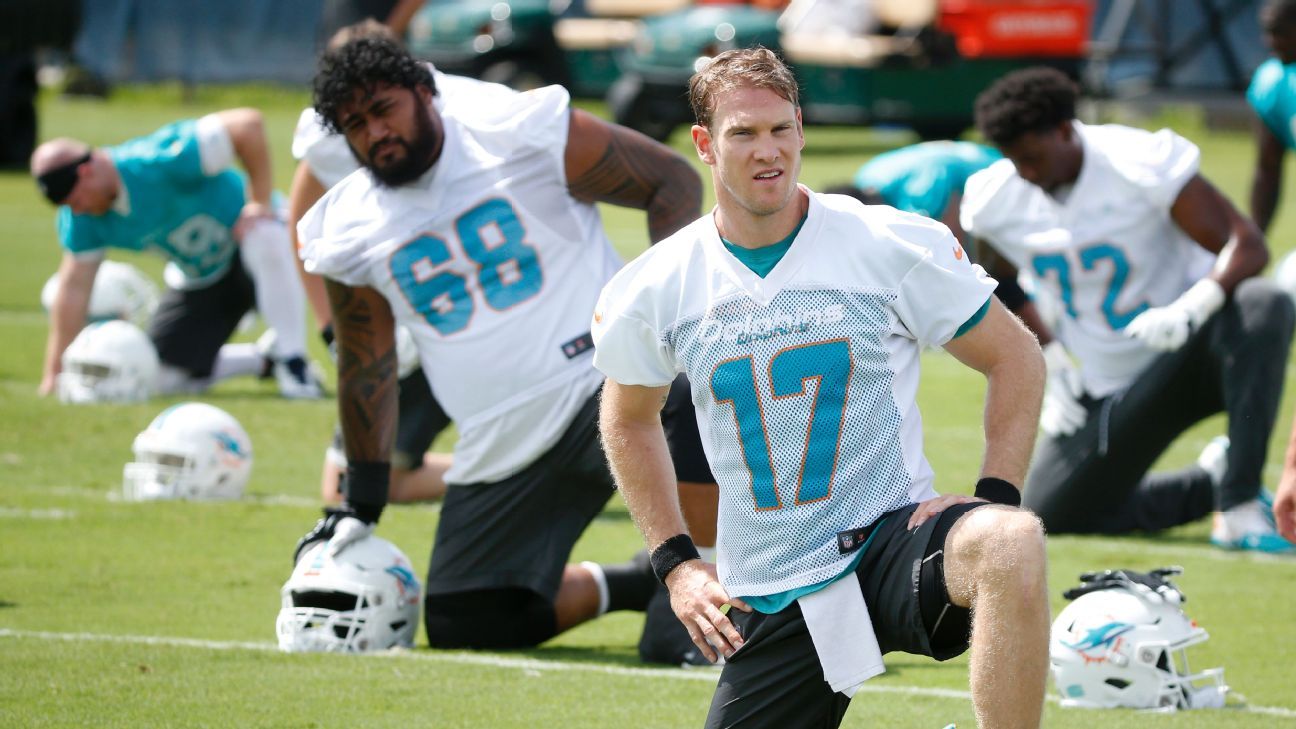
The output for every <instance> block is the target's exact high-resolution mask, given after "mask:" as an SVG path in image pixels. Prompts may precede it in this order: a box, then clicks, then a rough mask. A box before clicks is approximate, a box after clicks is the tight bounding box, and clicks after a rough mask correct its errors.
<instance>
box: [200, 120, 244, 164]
mask: <svg viewBox="0 0 1296 729" xmlns="http://www.w3.org/2000/svg"><path fill="white" fill-rule="evenodd" d="M194 136H195V137H197V139H198V158H199V159H200V160H201V161H202V170H203V174H206V175H215V174H219V173H220V172H221V171H223V170H227V169H229V168H230V167H231V166H233V164H234V140H232V139H230V135H229V130H228V129H226V128H225V122H222V121H221V119H220V117H219V116H217V115H216V114H208V115H207V116H204V117H200V118H199V119H198V121H197V122H196V123H195V125H194Z"/></svg>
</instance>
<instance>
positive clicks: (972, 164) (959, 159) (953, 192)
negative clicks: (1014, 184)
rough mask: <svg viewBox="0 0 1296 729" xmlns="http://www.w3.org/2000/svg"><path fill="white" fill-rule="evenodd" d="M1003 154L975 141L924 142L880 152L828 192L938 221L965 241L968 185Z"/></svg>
mask: <svg viewBox="0 0 1296 729" xmlns="http://www.w3.org/2000/svg"><path fill="white" fill-rule="evenodd" d="M999 158H1000V154H999V152H998V151H997V150H995V149H993V148H991V147H987V146H985V145H981V144H974V143H972V142H948V141H942V142H922V143H920V144H914V145H910V146H908V147H901V148H900V149H893V150H891V151H890V152H883V153H882V154H879V155H878V156H876V157H874V158H873V159H871V160H869V161H868V162H865V163H864V164H863V165H861V166H860V168H859V170H858V171H857V172H856V173H855V179H854V180H853V181H852V182H851V184H850V185H838V186H836V187H833V188H830V189H829V190H828V192H829V193H836V194H845V195H851V196H853V197H857V198H859V199H860V200H861V201H863V202H864V204H866V205H879V204H881V205H890V206H891V207H893V208H896V209H897V210H903V211H905V212H908V213H917V214H918V215H925V216H927V217H929V218H931V219H932V220H939V221H940V222H942V223H944V224H945V227H947V228H949V229H950V231H951V232H952V233H954V237H956V238H958V239H959V240H960V241H963V240H965V236H964V234H963V229H962V228H961V227H959V221H958V210H959V201H960V200H961V199H962V196H963V185H964V184H965V183H966V182H967V178H969V177H971V176H972V174H973V173H975V172H979V171H980V170H983V169H985V168H986V167H989V166H990V165H991V164H992V163H993V162H994V161H995V160H998V159H999Z"/></svg>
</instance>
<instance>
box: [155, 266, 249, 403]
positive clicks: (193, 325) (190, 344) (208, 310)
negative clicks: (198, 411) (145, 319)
mask: <svg viewBox="0 0 1296 729" xmlns="http://www.w3.org/2000/svg"><path fill="white" fill-rule="evenodd" d="M255 307H256V288H255V287H254V286H253V284H252V278H251V277H250V276H248V273H247V271H246V270H245V269H244V268H243V261H242V259H241V258H240V257H239V254H238V251H237V250H236V251H235V252H234V257H233V259H232V260H231V261H230V267H229V270H227V271H226V272H225V275H223V276H221V277H220V278H219V279H217V280H216V281H215V282H213V283H212V284H211V285H210V286H206V287H204V288H200V289H189V290H184V291H182V290H179V289H167V290H166V292H164V293H163V294H162V299H161V301H159V302H158V308H157V312H156V313H155V314H154V315H153V322H152V324H150V325H149V338H150V339H152V340H153V344H154V346H156V347H157V352H158V359H159V360H161V361H162V364H164V365H170V366H172V367H178V368H180V369H182V370H185V371H186V372H188V373H189V376H190V377H193V378H196V379H201V378H204V377H209V376H211V373H212V367H213V365H215V363H216V355H217V354H218V353H219V352H220V348H221V347H223V346H225V343H226V342H227V341H229V338H230V335H231V334H233V333H234V330H235V329H236V328H237V327H238V323H239V321H240V320H241V319H242V318H243V315H244V314H246V313H248V311H250V310H252V309H253V308H255Z"/></svg>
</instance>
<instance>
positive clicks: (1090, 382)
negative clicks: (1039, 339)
mask: <svg viewBox="0 0 1296 729" xmlns="http://www.w3.org/2000/svg"><path fill="white" fill-rule="evenodd" d="M1075 127H1076V131H1077V133H1079V135H1080V140H1081V143H1082V144H1083V145H1084V163H1083V166H1082V167H1081V170H1080V176H1079V177H1078V178H1077V179H1076V181H1075V184H1074V186H1073V187H1072V189H1071V191H1070V194H1069V195H1067V196H1066V197H1065V200H1064V201H1063V202H1059V201H1058V200H1056V199H1054V198H1053V197H1052V196H1050V195H1049V194H1047V193H1045V192H1044V191H1043V190H1042V189H1040V188H1039V187H1036V186H1035V185H1032V184H1031V183H1029V182H1026V181H1025V180H1023V179H1022V178H1021V177H1019V176H1018V175H1017V170H1016V168H1015V167H1014V166H1013V164H1012V162H1010V161H1008V160H1001V161H999V162H996V163H995V164H993V165H991V166H990V167H988V168H986V169H984V170H982V171H981V172H978V173H977V174H975V175H973V176H972V177H971V178H970V179H969V180H968V183H967V187H966V188H965V189H964V192H963V203H962V208H961V211H960V215H961V219H962V223H963V228H964V229H965V230H967V231H968V232H969V233H971V234H972V235H974V236H976V237H977V238H982V239H984V240H986V241H988V242H989V243H990V244H991V245H993V246H994V248H995V250H997V251H999V252H1000V253H1001V254H1002V255H1003V256H1004V257H1005V258H1007V259H1008V260H1009V261H1011V262H1012V263H1013V265H1015V266H1017V268H1018V269H1020V270H1021V271H1025V272H1027V273H1028V274H1030V275H1031V276H1033V277H1034V278H1035V279H1037V281H1038V282H1039V284H1040V285H1039V286H1038V290H1040V292H1041V293H1042V294H1043V295H1045V296H1050V297H1052V298H1054V299H1056V304H1057V309H1058V311H1060V312H1061V315H1060V316H1059V318H1058V325H1057V332H1056V334H1057V337H1058V339H1060V340H1061V341H1062V343H1063V344H1065V345H1066V347H1067V349H1069V350H1070V351H1071V352H1072V353H1073V354H1074V355H1075V356H1076V358H1077V359H1078V360H1080V371H1081V374H1082V376H1083V378H1084V385H1085V389H1086V390H1087V391H1088V392H1089V393H1090V394H1091V395H1094V396H1095V397H1105V396H1107V395H1110V394H1112V393H1113V392H1116V391H1118V390H1121V389H1123V388H1125V387H1126V386H1128V385H1129V384H1130V382H1132V381H1133V380H1134V378H1135V377H1136V376H1137V375H1138V373H1140V372H1142V371H1143V369H1144V368H1145V367H1147V366H1148V364H1149V363H1151V361H1152V360H1153V359H1154V358H1155V357H1156V356H1157V352H1155V351H1153V350H1151V349H1148V348H1147V346H1145V345H1144V344H1143V343H1142V342H1140V341H1138V340H1137V339H1133V338H1130V337H1127V336H1126V335H1125V333H1124V331H1123V330H1124V329H1125V327H1126V326H1127V325H1128V324H1129V323H1130V322H1131V321H1133V320H1134V317H1136V316H1138V315H1139V314H1141V313H1143V312H1144V311H1146V310H1148V309H1149V308H1152V307H1157V306H1165V305H1166V304H1169V303H1171V302H1172V301H1174V300H1175V299H1176V298H1178V297H1179V295H1180V294H1182V293H1183V292H1184V291H1186V290H1188V288H1190V287H1191V286H1192V284H1193V283H1195V282H1196V281H1197V280H1198V279H1200V278H1201V277H1202V276H1204V275H1206V273H1207V272H1208V271H1209V270H1210V267H1211V265H1212V263H1213V262H1214V255H1213V254H1211V253H1210V252H1208V251H1206V250H1205V249H1204V248H1202V247H1201V246H1199V245H1197V243H1195V242H1194V241H1193V240H1192V239H1191V238H1189V237H1188V236H1187V235H1186V234H1184V232H1183V231H1182V230H1180V229H1179V227H1178V226H1177V225H1175V223H1174V221H1173V220H1172V219H1171V217H1170V208H1171V206H1173V205H1174V202H1175V199H1176V198H1178V196H1179V192H1180V191H1181V190H1183V187H1184V185H1185V184H1187V182H1188V181H1189V180H1190V179H1192V177H1193V175H1196V174H1197V168H1198V163H1199V161H1200V157H1201V153H1200V151H1199V150H1198V149H1197V146H1196V145H1194V144H1193V143H1192V142H1189V141H1188V140H1186V139H1184V138H1183V137H1181V136H1179V135H1178V134H1175V133H1174V132H1172V131H1170V130H1169V129H1163V130H1161V131H1159V132H1156V133H1152V132H1146V131H1143V130H1139V129H1131V128H1129V127H1123V126H1117V125H1107V126H1086V125H1084V124H1081V123H1079V122H1076V123H1075Z"/></svg>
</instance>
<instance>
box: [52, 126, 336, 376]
mask: <svg viewBox="0 0 1296 729" xmlns="http://www.w3.org/2000/svg"><path fill="white" fill-rule="evenodd" d="M236 160H237V161H238V162H239V163H241V164H242V166H243V169H244V170H245V171H246V173H247V177H246V179H245V178H244V176H243V175H242V174H240V173H239V172H237V171H235V170H234V169H232V167H233V165H234V163H235V161H236ZM31 173H32V176H33V177H35V178H36V181H37V183H38V185H39V187H40V189H41V192H42V193H44V195H45V197H46V198H48V199H49V201H50V202H52V203H54V204H55V205H57V206H58V215H57V222H58V235H59V241H60V243H61V244H62V246H63V261H62V263H61V264H60V266H59V271H58V279H59V283H58V293H57V294H56V296H55V298H54V303H53V306H52V308H51V310H50V332H49V337H48V342H47V345H46V348H45V365H44V371H43V374H42V377H41V384H40V392H41V393H42V394H48V393H49V392H51V391H52V390H53V389H54V385H55V382H56V379H57V376H58V373H59V369H60V362H61V356H62V354H63V350H65V349H66V348H67V346H68V344H69V343H70V342H71V341H72V338H73V337H75V336H76V334H77V332H79V331H80V330H81V328H82V327H83V326H84V325H85V320H86V310H87V306H88V302H89V297H90V292H91V289H92V286H93V284H94V280H95V274H96V273H97V271H98V269H99V265H100V262H101V261H103V260H104V254H105V251H106V250H107V249H108V248H110V247H116V248H124V249H128V250H136V251H151V252H153V253H157V254H159V255H161V256H163V257H165V258H166V259H167V260H168V265H167V269H166V276H165V278H166V282H167V285H168V289H167V292H166V294H165V295H164V297H163V299H162V302H161V304H160V305H159V307H158V309H157V312H156V314H155V315H154V317H153V322H152V325H151V328H150V332H149V335H150V338H151V339H152V340H153V342H154V344H155V345H156V346H157V350H158V356H159V358H160V359H161V362H162V365H163V367H162V372H161V376H160V379H161V382H159V383H158V384H159V390H160V391H162V392H192V391H196V390H201V389H204V388H205V387H207V386H208V385H209V384H211V383H212V382H215V381H218V380H221V379H223V378H225V377H229V376H233V375H240V374H257V375H259V374H261V373H262V371H263V369H264V368H265V366H266V364H267V362H266V355H265V354H263V353H262V352H261V351H259V350H258V348H257V347H256V345H253V344H226V340H227V339H229V336H230V334H232V333H233V332H234V329H235V327H236V326H237V325H238V323H239V320H240V319H241V318H242V317H243V315H244V314H245V313H246V312H247V311H248V310H250V309H252V308H253V307H255V308H257V309H258V310H259V311H260V312H261V314H262V316H263V317H265V319H266V321H267V323H268V324H269V325H270V327H271V328H272V329H273V330H274V333H275V337H274V344H273V345H272V346H271V350H270V351H269V353H268V356H269V358H270V361H271V364H272V369H273V373H274V376H275V379H276V381H277V383H278V385H279V392H280V394H281V395H283V396H284V397H288V398H314V397H320V396H321V394H322V389H321V388H320V385H319V382H318V381H317V380H316V378H315V376H314V375H313V374H312V373H311V371H310V369H309V367H308V366H307V362H306V323H305V304H304V300H303V296H302V289H301V283H300V281H299V280H298V278H297V276H296V275H295V272H294V264H293V260H292V252H291V249H290V248H289V245H288V242H287V236H288V233H287V228H286V227H285V225H284V223H283V221H282V220H280V219H279V218H278V217H276V214H275V212H274V210H273V209H272V208H271V200H270V197H271V182H272V180H271V169H270V156H269V152H268V150H267V143H266V136H265V128H264V126H263V124H262V120H261V113H260V112H259V111H257V110H256V109H247V108H244V109H229V110H226V111H221V112H217V113H214V114H208V115H207V116H204V117H202V118H200V119H192V120H186V121H179V122H175V123H173V124H168V125H166V126H164V127H162V128H161V129H159V130H158V131H156V132H154V133H153V134H151V135H149V136H146V137H140V138H138V139H132V140H130V141H127V142H125V143H122V144H119V145H117V146H114V147H106V148H91V147H90V146H88V145H86V144H84V143H82V142H79V141H76V140H73V139H63V138H60V139H54V140H51V141H48V142H45V143H44V144H42V145H40V146H39V147H37V149H36V151H35V152H34V153H33V154H32V159H31Z"/></svg>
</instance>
